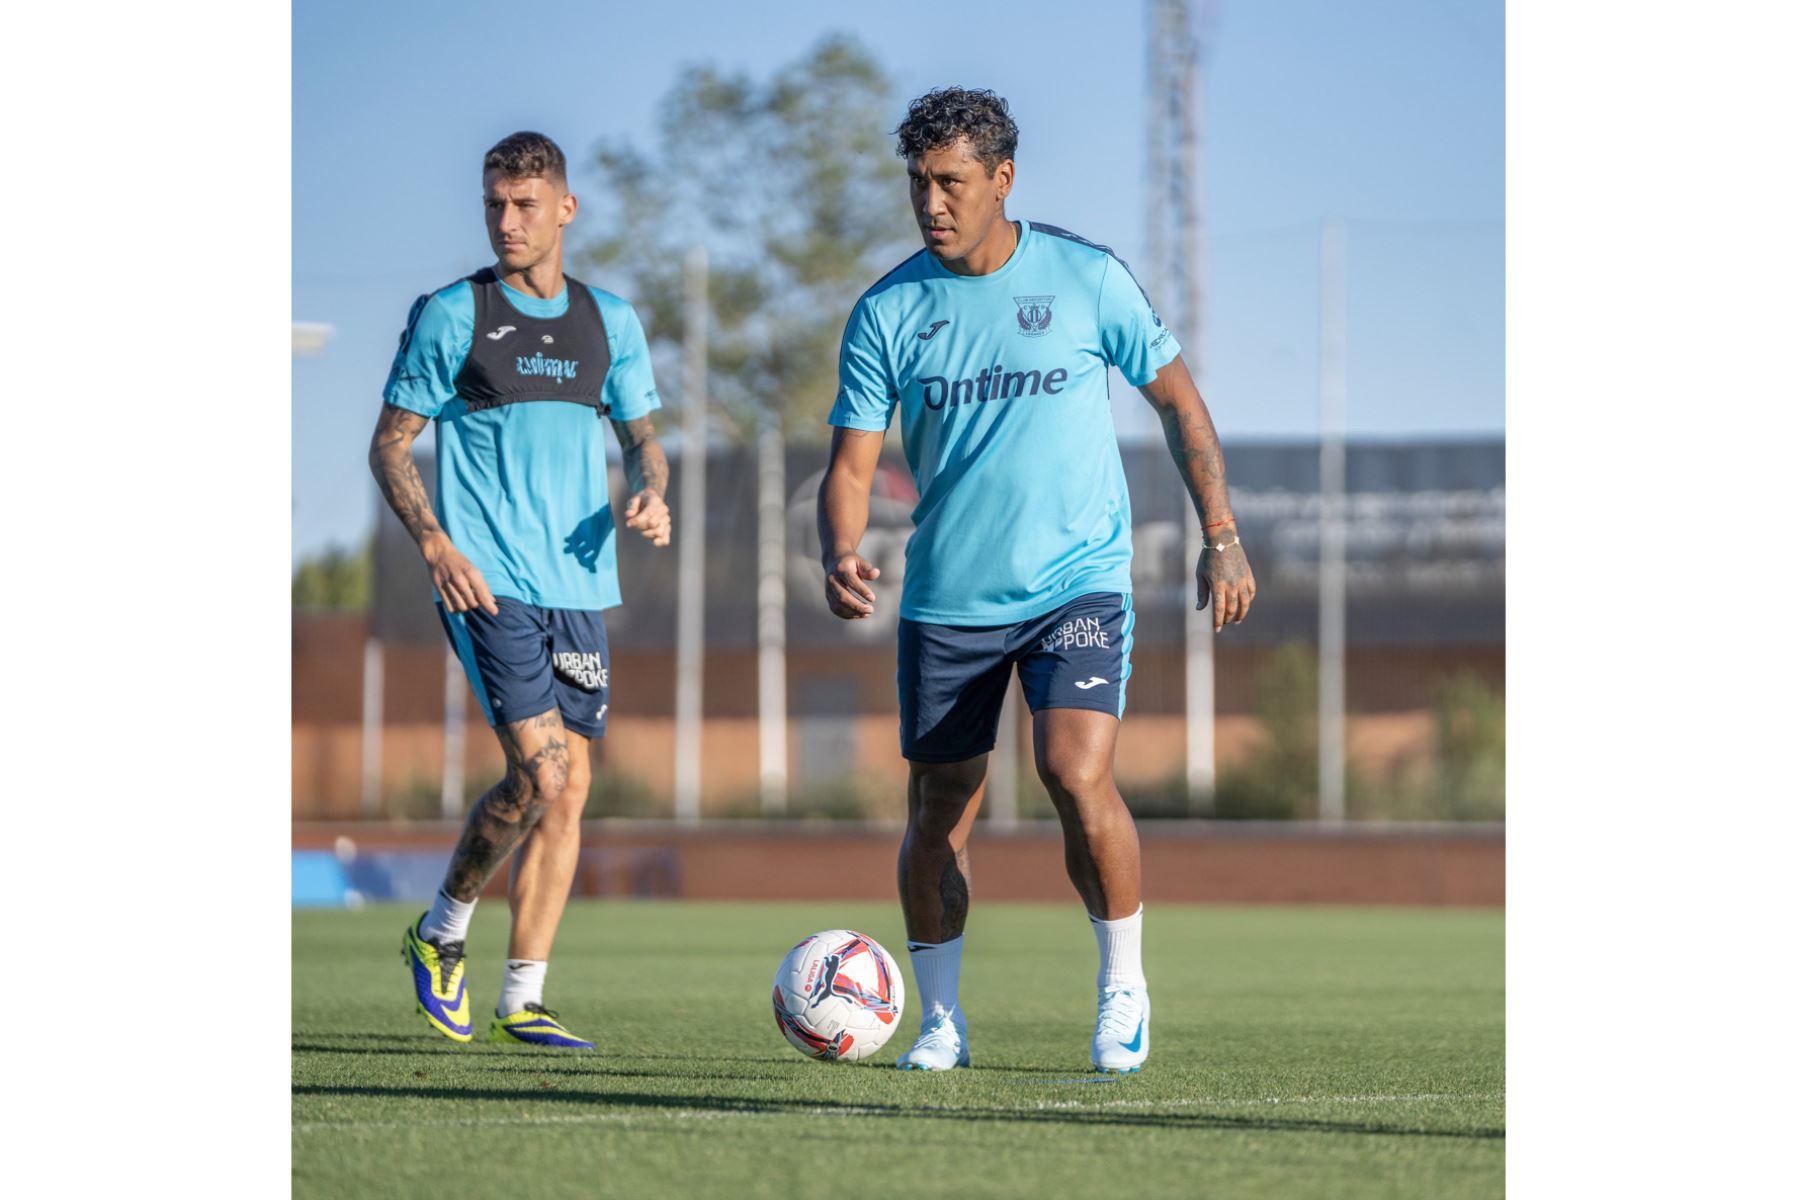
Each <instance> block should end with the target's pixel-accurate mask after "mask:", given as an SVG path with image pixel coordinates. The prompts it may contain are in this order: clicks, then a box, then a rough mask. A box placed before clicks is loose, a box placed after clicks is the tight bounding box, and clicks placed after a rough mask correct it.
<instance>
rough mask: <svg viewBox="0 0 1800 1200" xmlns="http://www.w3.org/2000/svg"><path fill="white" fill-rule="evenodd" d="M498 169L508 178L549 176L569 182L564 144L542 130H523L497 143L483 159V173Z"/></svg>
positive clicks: (552, 178) (552, 179)
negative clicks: (545, 134) (537, 131)
mask: <svg viewBox="0 0 1800 1200" xmlns="http://www.w3.org/2000/svg"><path fill="white" fill-rule="evenodd" d="M489 171H498V172H500V173H501V174H502V175H504V176H506V177H507V178H508V179H538V178H542V179H548V180H549V181H550V182H552V183H560V184H562V185H564V186H565V187H566V186H567V185H568V182H569V173H568V160H567V159H565V158H564V157H563V152H562V147H561V146H558V145H557V144H556V143H555V142H553V141H551V140H550V139H549V138H547V137H545V136H544V135H543V134H541V133H532V132H531V131H530V130H522V131H520V132H519V133H515V134H512V135H511V136H509V137H503V138H501V139H500V140H499V141H498V142H495V143H494V148H493V149H492V150H489V151H488V152H487V157H486V158H484V159H482V160H481V173H482V174H483V175H486V174H487V173H488V172H489Z"/></svg>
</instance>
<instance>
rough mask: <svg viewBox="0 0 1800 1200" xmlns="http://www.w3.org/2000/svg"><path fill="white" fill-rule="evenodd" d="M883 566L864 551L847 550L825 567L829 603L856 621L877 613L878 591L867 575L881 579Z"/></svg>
mask: <svg viewBox="0 0 1800 1200" xmlns="http://www.w3.org/2000/svg"><path fill="white" fill-rule="evenodd" d="M880 578H881V568H880V567H876V566H873V565H871V564H870V562H869V560H868V559H866V558H864V557H863V556H862V555H860V554H846V555H844V556H843V557H842V558H840V559H838V560H837V562H835V563H833V564H831V566H830V567H828V568H826V571H825V604H826V606H827V607H829V608H830V609H831V611H832V614H833V615H835V616H839V617H842V618H844V620H846V621H854V620H856V619H858V618H859V617H872V616H874V615H875V592H874V590H873V589H872V588H870V587H869V585H868V584H866V583H864V582H863V581H864V580H865V579H880Z"/></svg>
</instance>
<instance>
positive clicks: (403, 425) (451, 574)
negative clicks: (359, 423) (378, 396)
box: [369, 404, 500, 613]
mask: <svg viewBox="0 0 1800 1200" xmlns="http://www.w3.org/2000/svg"><path fill="white" fill-rule="evenodd" d="M424 428H425V418H424V417H422V416H420V415H419V414H418V413H415V412H408V411H407V410H406V409H404V408H397V407H395V406H394V405H392V404H384V405H382V407H381V418H380V419H379V420H378V421H377V422H376V424H375V436H374V437H373V438H371V439H370V441H369V470H370V471H371V472H373V473H374V476H375V482H376V483H378V484H380V485H381V494H382V495H383V496H385V497H386V498H387V502H388V506H389V507H390V508H392V509H393V510H394V515H395V516H397V517H399V518H400V523H401V524H402V525H404V526H406V532H408V533H410V534H412V536H413V541H415V542H417V543H419V553H421V554H423V555H424V556H425V565H426V566H427V567H429V568H430V569H431V582H432V583H433V585H435V586H436V587H437V590H438V595H440V596H442V597H443V598H444V607H445V608H447V609H449V610H450V611H451V612H470V611H473V610H474V609H476V608H481V609H485V610H486V611H487V612H489V613H498V612H499V611H500V608H499V606H498V605H496V604H495V603H494V596H493V593H491V592H489V591H488V586H487V580H485V579H483V578H482V577H481V572H480V570H478V569H477V568H476V566H475V564H474V563H472V562H470V561H469V560H468V559H467V558H464V557H463V554H462V551H460V550H458V549H457V548H456V547H455V546H453V545H451V543H450V536H449V535H448V534H446V533H445V532H444V530H443V527H442V526H440V525H439V524H438V522H437V514H435V513H433V512H432V511H431V502H430V501H429V500H427V499H426V498H425V481H424V480H422V479H420V478H419V468H418V465H417V464H416V463H414V462H413V456H412V444H413V439H414V438H416V437H418V436H419V433H420V431H421V430H423V429H424Z"/></svg>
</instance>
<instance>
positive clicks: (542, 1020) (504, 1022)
mask: <svg viewBox="0 0 1800 1200" xmlns="http://www.w3.org/2000/svg"><path fill="white" fill-rule="evenodd" d="M488 1041H490V1042H523V1043H525V1044H526V1045H527V1046H555V1047H557V1048H558V1049H561V1050H592V1049H593V1048H594V1043H592V1042H589V1041H584V1040H582V1039H581V1038H578V1037H576V1036H575V1035H574V1034H572V1033H570V1032H569V1031H568V1030H567V1029H565V1028H563V1024H562V1022H561V1021H559V1020H557V1019H556V1014H555V1013H553V1012H551V1011H550V1010H549V1009H547V1008H545V1007H544V1006H543V1005H541V1004H538V1003H535V1002H527V1003H526V1005H525V1007H524V1008H521V1009H520V1010H519V1011H518V1012H516V1013H507V1014H506V1015H505V1016H504V1017H500V1016H496V1017H495V1018H494V1023H493V1025H492V1026H491V1027H489V1029H488Z"/></svg>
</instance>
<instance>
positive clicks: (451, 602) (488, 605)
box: [419, 533, 500, 617]
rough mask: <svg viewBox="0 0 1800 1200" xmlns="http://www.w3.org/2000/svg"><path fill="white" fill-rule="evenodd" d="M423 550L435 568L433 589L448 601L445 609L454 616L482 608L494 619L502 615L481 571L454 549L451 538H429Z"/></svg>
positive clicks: (420, 548)
mask: <svg viewBox="0 0 1800 1200" xmlns="http://www.w3.org/2000/svg"><path fill="white" fill-rule="evenodd" d="M419 550H420V552H421V553H423V554H424V555H425V565H426V566H428V567H430V568H431V582H432V586H434V587H436V588H437V590H438V595H440V596H442V597H443V598H444V607H445V608H447V609H449V610H450V611H451V612H453V613H462V612H474V611H475V610H476V609H477V608H479V609H481V610H482V611H483V612H485V613H487V614H488V615H489V616H490V617H497V616H499V615H500V606H499V605H498V604H496V603H494V594H493V593H492V592H490V591H488V585H487V580H485V579H483V578H482V577H481V569H480V568H479V567H477V566H476V565H475V564H474V563H472V562H470V561H469V560H468V559H467V558H465V557H464V556H463V552H462V551H461V550H458V549H457V548H456V547H455V546H453V545H451V543H450V539H449V538H448V537H446V536H445V535H443V534H441V533H437V534H427V535H426V537H425V540H424V541H423V542H421V543H420V544H419Z"/></svg>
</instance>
